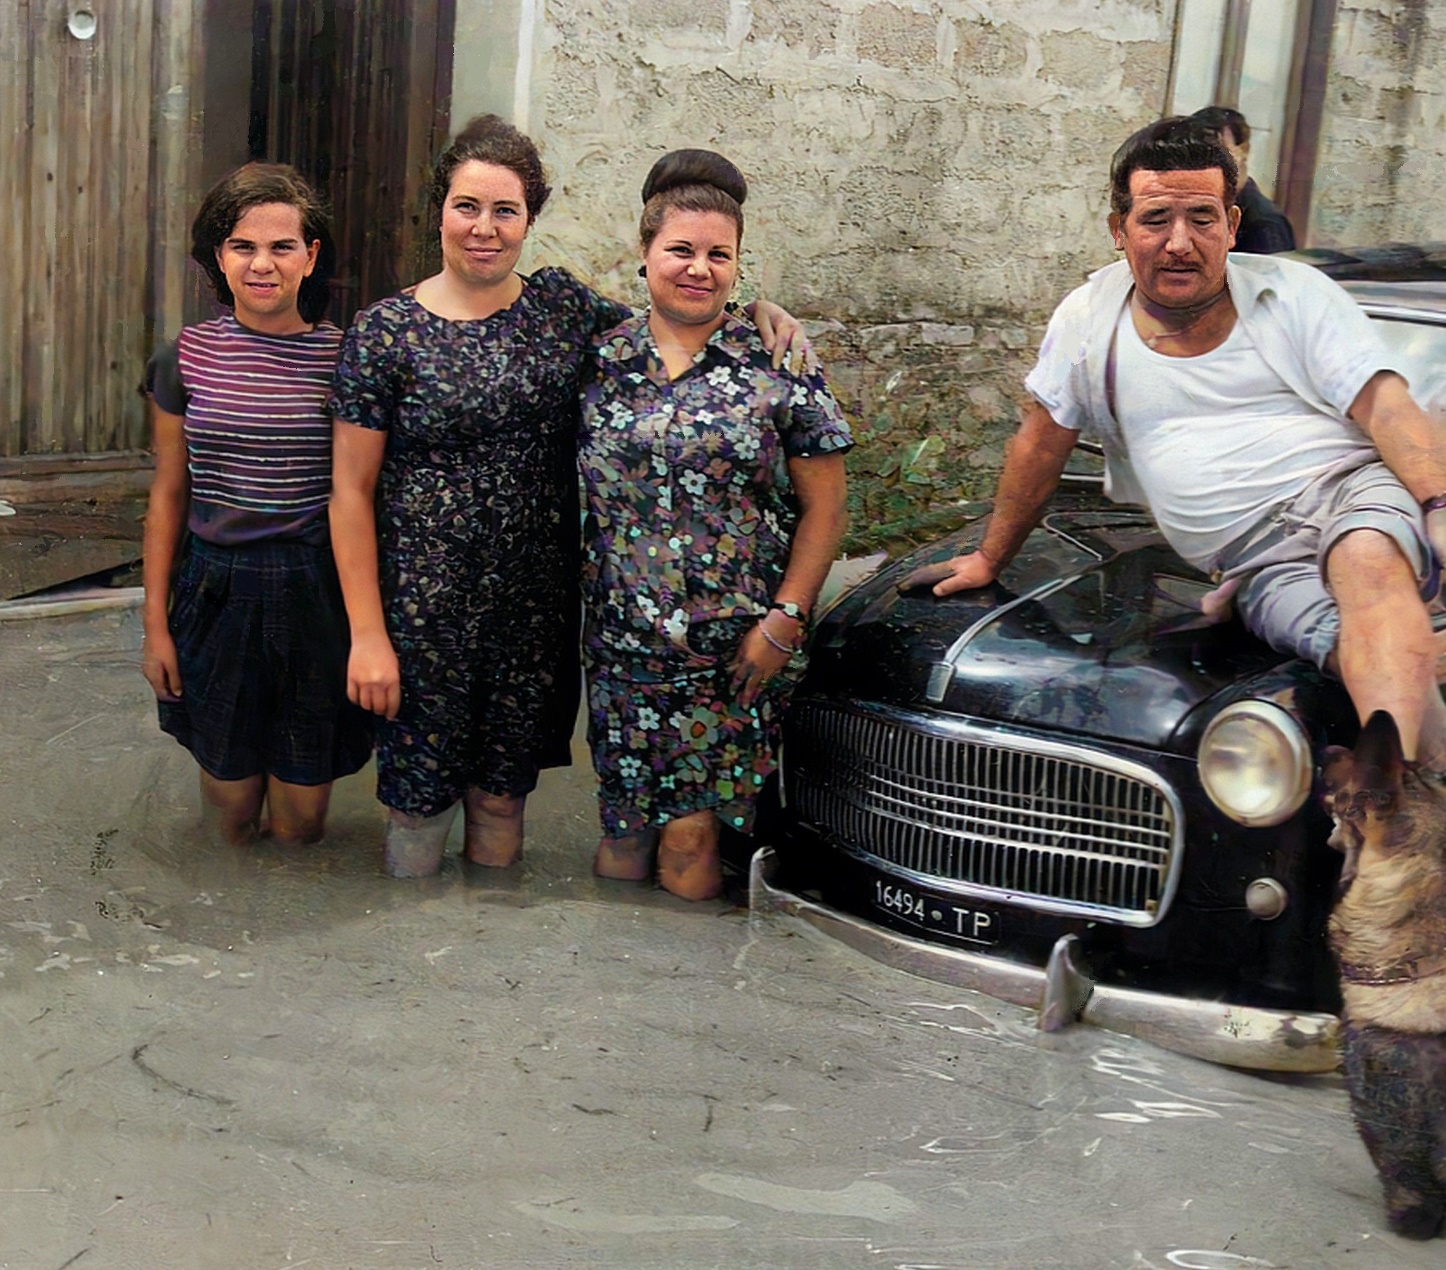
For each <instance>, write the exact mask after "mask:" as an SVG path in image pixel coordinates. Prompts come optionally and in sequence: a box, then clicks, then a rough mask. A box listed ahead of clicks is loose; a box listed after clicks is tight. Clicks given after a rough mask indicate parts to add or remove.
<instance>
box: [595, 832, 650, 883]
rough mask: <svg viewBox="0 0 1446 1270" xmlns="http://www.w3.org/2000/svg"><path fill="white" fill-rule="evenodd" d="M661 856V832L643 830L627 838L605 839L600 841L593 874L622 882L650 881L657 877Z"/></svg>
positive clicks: (628, 835) (626, 836)
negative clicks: (656, 866)
mask: <svg viewBox="0 0 1446 1270" xmlns="http://www.w3.org/2000/svg"><path fill="white" fill-rule="evenodd" d="M657 853H658V831H657V830H656V829H640V830H639V831H638V832H637V833H632V834H627V835H625V836H623V837H618V838H610V837H604V838H601V839H600V840H599V841H598V844H597V854H596V855H595V856H594V857H593V861H592V871H593V872H594V873H595V874H597V876H598V877H600V878H614V879H616V880H617V881H621V882H646V881H647V880H648V879H649V878H651V877H652V876H653V860H654V858H655V857H656V855H657Z"/></svg>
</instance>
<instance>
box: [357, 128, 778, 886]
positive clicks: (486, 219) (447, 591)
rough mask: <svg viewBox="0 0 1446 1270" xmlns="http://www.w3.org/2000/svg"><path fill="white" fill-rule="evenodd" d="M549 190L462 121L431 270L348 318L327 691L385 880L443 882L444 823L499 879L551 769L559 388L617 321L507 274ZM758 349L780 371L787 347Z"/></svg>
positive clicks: (562, 398) (519, 149)
mask: <svg viewBox="0 0 1446 1270" xmlns="http://www.w3.org/2000/svg"><path fill="white" fill-rule="evenodd" d="M550 192H551V189H550V186H549V185H548V181H547V174H546V172H545V171H544V169H543V165H542V160H541V156H540V155H539V154H538V151H537V147H536V146H535V145H534V144H533V142H532V141H531V140H530V139H529V138H528V137H526V136H524V135H523V134H522V133H520V132H519V131H518V130H517V129H516V128H514V127H512V126H511V125H510V124H508V123H507V122H506V121H505V120H503V119H500V118H499V117H497V116H495V115H484V116H479V117H478V118H476V119H473V120H471V121H470V122H469V123H468V124H467V125H466V126H465V127H464V128H463V130H462V131H461V132H460V133H459V134H458V135H457V137H456V138H455V139H454V140H453V141H452V143H451V145H450V146H449V147H448V148H447V150H446V151H445V152H444V153H443V154H442V156H441V158H440V159H439V161H438V163H437V166H436V169H435V172H434V176H433V182H432V207H433V210H434V213H435V214H436V216H437V218H438V223H439V232H440V235H441V247H442V268H441V271H440V272H439V273H436V274H434V275H432V276H431V277H429V278H426V279H424V280H423V281H422V282H420V283H418V284H417V285H416V286H414V287H411V288H409V289H408V290H406V291H404V292H402V293H401V294H399V295H395V296H392V297H391V298H390V299H386V300H382V301H380V302H379V303H377V304H374V305H372V306H371V307H370V308H368V309H365V310H363V311H362V312H361V313H360V314H358V316H357V318H356V321H355V323H354V324H353V325H352V327H351V329H350V330H349V331H348V332H347V335H346V339H345V342H344V346H343V350H342V355H341V359H340V363H339V365H338V368H337V377H336V384H335V389H334V392H333V395H332V403H331V405H332V413H333V415H334V416H335V454H336V462H335V477H334V492H333V495H332V503H331V509H332V512H331V514H332V521H333V524H334V526H335V529H336V534H335V539H336V557H337V564H338V569H339V572H340V575H341V583H342V590H343V592H344V594H345V596H346V608H347V613H348V616H349V619H350V623H351V634H352V648H351V658H350V662H349V664H348V670H347V691H348V693H349V694H350V696H351V699H352V700H353V701H355V702H357V703H358V704H359V705H360V706H362V707H363V708H364V709H366V710H369V711H372V712H373V713H374V714H376V715H379V716H380V721H379V723H378V732H377V796H378V798H379V799H380V800H381V802H382V803H383V804H385V806H386V807H387V808H388V811H389V818H388V826H387V831H386V840H385V847H384V867H385V868H386V870H387V872H388V873H390V874H391V875H392V876H394V877H423V876H427V875H430V874H434V873H436V872H437V871H438V870H439V869H440V868H441V865H442V859H443V855H444V851H445V846H446V841H447V837H448V834H449V832H450V829H451V825H452V822H453V820H454V818H455V814H456V809H457V806H458V805H459V804H460V805H462V806H463V807H464V815H465V833H464V848H463V849H464V854H465V856H466V858H467V859H468V860H469V861H471V862H473V863H475V864H480V865H484V866H488V867H494V868H504V867H507V866H508V865H510V864H512V863H513V862H514V861H516V860H517V859H519V858H520V856H521V853H522V843H523V812H524V807H525V803H526V798H527V795H528V794H529V793H530V792H531V791H532V789H533V788H534V787H535V786H536V783H537V779H538V774H539V772H540V771H541V770H542V769H543V768H546V767H553V766H561V765H565V764H567V763H569V762H570V761H571V744H570V742H571V736H572V731H573V725H574V722H575V720H576V717H577V706H578V693H579V690H580V686H581V673H580V667H579V652H578V634H579V625H580V608H579V599H578V567H579V539H578V524H579V509H578V482H577V425H578V412H579V395H578V393H579V385H580V383H581V380H582V377H583V375H584V373H585V372H586V371H587V370H588V369H589V368H590V367H591V366H592V364H593V359H592V351H591V350H592V342H593V339H594V337H595V336H596V335H598V334H599V333H600V332H602V331H605V330H607V329H608V328H609V327H611V326H614V325H616V324H617V323H618V322H619V321H621V320H622V319H623V318H624V317H625V316H626V315H627V314H628V312H629V310H628V309H627V308H625V307H624V306H622V305H620V304H616V303H614V302H613V301H611V300H607V299H605V298H604V297H602V296H600V295H598V294H597V293H596V292H594V291H593V290H591V289H590V288H588V287H586V286H584V285H583V284H582V283H580V282H578V281H577V280H576V279H575V278H574V277H573V276H572V275H571V274H570V273H568V272H567V271H566V270H564V269H557V268H545V269H541V270H539V271H537V272H536V273H534V274H531V275H529V276H524V275H522V274H519V273H518V272H517V264H518V260H519V258H520V256H521V253H522V248H523V244H524V242H525V240H526V237H527V234H528V232H529V231H530V230H531V228H532V226H533V224H534V223H535V221H536V219H537V215H538V213H539V212H541V210H542V208H543V205H544V204H545V203H546V202H547V199H548V195H549V194H550ZM759 307H760V308H763V307H764V306H759ZM772 315H773V316H775V318H776V319H783V318H786V317H787V315H786V314H783V313H782V310H779V309H777V307H776V306H772ZM758 316H759V319H760V322H762V321H764V320H765V317H766V316H767V314H766V313H763V312H760V313H759V315H758ZM778 336H779V338H778V340H777V342H776V343H775V344H774V345H772V346H773V347H775V348H776V349H777V354H776V355H777V356H779V357H783V356H784V355H785V353H786V352H787V351H788V348H789V343H790V339H798V340H801V339H802V332H801V329H800V328H799V327H798V325H797V323H793V322H792V320H791V319H789V320H788V325H787V327H786V328H783V327H780V328H779V330H778Z"/></svg>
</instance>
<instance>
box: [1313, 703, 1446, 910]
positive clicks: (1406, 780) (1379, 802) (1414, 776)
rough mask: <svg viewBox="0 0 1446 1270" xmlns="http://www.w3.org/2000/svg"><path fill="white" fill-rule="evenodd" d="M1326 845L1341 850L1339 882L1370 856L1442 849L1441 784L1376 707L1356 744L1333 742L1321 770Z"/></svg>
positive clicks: (1445, 809)
mask: <svg viewBox="0 0 1446 1270" xmlns="http://www.w3.org/2000/svg"><path fill="white" fill-rule="evenodd" d="M1322 779H1323V781H1324V783H1325V795H1324V799H1323V801H1324V803H1325V807H1326V810H1327V811H1328V812H1330V814H1331V815H1332V816H1333V817H1334V818H1335V830H1334V832H1333V833H1332V834H1331V836H1330V845H1331V846H1333V847H1335V848H1336V849H1337V850H1338V851H1342V852H1344V853H1345V857H1346V860H1345V864H1344V866H1343V867H1342V869H1341V886H1342V887H1343V888H1344V887H1347V886H1349V885H1350V883H1351V881H1352V880H1353V879H1354V878H1355V876H1356V874H1357V872H1358V871H1359V870H1360V869H1361V868H1362V867H1364V866H1365V865H1366V864H1368V863H1369V862H1370V861H1372V860H1376V859H1390V858H1392V857H1395V856H1399V855H1401V854H1403V853H1413V854H1417V853H1421V852H1423V851H1424V852H1428V853H1434V854H1436V855H1438V856H1439V855H1443V854H1446V786H1443V784H1442V782H1441V779H1440V778H1439V777H1438V776H1434V775H1432V774H1430V773H1427V772H1424V771H1423V770H1421V769H1420V768H1419V767H1418V766H1417V765H1416V764H1415V763H1409V762H1407V761H1406V759H1405V758H1404V757H1403V756H1402V754H1401V736H1400V733H1399V732H1398V731H1397V729H1396V721H1395V719H1393V718H1392V717H1391V716H1390V715H1389V714H1387V713H1386V712H1385V711H1384V710H1377V711H1376V713H1375V714H1373V715H1372V716H1371V717H1370V719H1369V720H1368V721H1367V722H1366V726H1365V727H1364V728H1362V729H1361V734H1360V736H1359V737H1358V738H1357V740H1356V748H1355V749H1354V750H1347V749H1345V748H1343V747H1342V746H1338V745H1333V746H1331V747H1330V748H1329V749H1328V750H1327V751H1326V753H1325V763H1324V766H1323V769H1322Z"/></svg>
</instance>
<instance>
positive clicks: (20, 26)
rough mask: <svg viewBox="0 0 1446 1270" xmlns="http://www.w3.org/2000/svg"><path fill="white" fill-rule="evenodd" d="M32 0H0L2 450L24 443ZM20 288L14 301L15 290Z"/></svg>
mask: <svg viewBox="0 0 1446 1270" xmlns="http://www.w3.org/2000/svg"><path fill="white" fill-rule="evenodd" d="M30 21H31V17H30V0H19V3H18V4H0V57H3V59H4V62H5V65H6V67H7V73H6V74H4V75H0V172H4V173H7V174H8V175H7V176H6V178H5V179H4V180H0V223H3V224H4V225H6V226H8V227H9V228H8V232H6V233H4V234H0V277H4V278H5V279H7V280H8V282H9V289H10V296H9V297H7V302H6V303H5V304H0V455H6V454H18V453H20V450H21V447H22V445H23V443H24V419H23V416H24V412H25V396H24V389H23V384H24V376H25V359H24V353H23V349H24V347H25V344H26V342H27V335H26V327H25V314H26V308H25V303H24V291H23V288H24V287H25V286H26V279H27V278H28V276H29V274H30V271H31V268H32V267H33V261H32V260H31V259H30V255H29V251H28V250H27V235H26V224H27V221H28V219H29V217H28V215H27V213H28V211H29V194H28V192H27V188H26V186H27V183H26V181H25V175H26V173H27V172H28V171H29V169H30V162H29V159H30V129H29V125H28V114H29V101H30V74H31V58H30ZM17 287H18V288H21V291H20V297H19V299H20V302H19V303H16V289H17Z"/></svg>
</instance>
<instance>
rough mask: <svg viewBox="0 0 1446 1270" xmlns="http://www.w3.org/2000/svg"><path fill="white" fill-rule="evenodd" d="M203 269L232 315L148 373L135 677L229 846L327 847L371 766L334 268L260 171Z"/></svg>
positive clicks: (228, 187) (316, 222)
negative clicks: (335, 799) (259, 842)
mask: <svg viewBox="0 0 1446 1270" xmlns="http://www.w3.org/2000/svg"><path fill="white" fill-rule="evenodd" d="M191 241H192V247H191V254H192V256H193V257H194V258H195V260H196V262H197V263H198V264H199V265H200V266H201V268H202V269H203V270H205V272H206V276H207V277H208V278H209V279H210V281H211V284H212V286H213V287H214V289H215V292H216V298H217V300H219V301H220V302H221V304H223V305H225V306H227V307H228V309H229V310H230V311H229V312H227V313H225V314H223V315H222V316H220V317H217V318H214V319H212V320H211V321H209V322H202V323H200V324H199V325H196V326H188V327H186V328H185V329H184V330H182V332H181V333H180V336H179V338H177V339H176V341H175V342H174V343H171V344H168V345H166V347H165V348H163V349H162V350H161V351H160V352H158V353H157V354H156V356H155V357H153V358H152V359H151V361H150V363H149V365H148V366H147V367H146V378H145V390H146V392H147V394H148V396H149V399H150V413H151V425H152V431H153V436H154V446H155V460H156V471H155V479H154V481H153V482H152V485H151V494H150V504H149V509H148V511H147V514H146V526H145V564H144V581H145V608H144V626H145V644H144V650H143V654H142V663H141V665H142V670H143V672H144V674H145V677H146V679H147V680H148V681H149V683H150V685H151V687H152V689H154V691H155V694H156V698H157V700H158V702H159V712H160V723H161V727H162V729H163V730H164V731H166V732H169V733H170V734H171V735H172V736H174V737H175V738H176V739H177V740H178V741H180V742H181V744H182V745H184V746H185V747H186V748H187V749H188V750H190V751H191V753H192V754H193V755H194V756H195V758H196V761H197V763H198V764H199V765H200V769H201V796H202V802H203V804H204V806H205V807H206V808H207V809H208V812H209V815H210V818H211V819H212V820H213V821H214V823H215V825H216V827H217V828H218V829H219V830H220V832H221V833H222V835H223V836H224V837H225V838H226V839H227V840H228V841H231V842H237V843H239V842H243V841H245V840H247V839H248V838H250V837H251V836H252V835H254V834H256V833H257V832H258V831H259V830H260V829H261V828H262V822H263V816H264V820H265V829H266V832H267V833H269V835H270V836H271V837H273V838H275V839H277V840H278V841H280V842H283V843H289V844H294V843H311V842H315V841H317V840H318V839H319V838H320V837H321V836H322V833H323V830H324V827H325V821H326V811H327V806H328V803H329V800H330V797H331V786H332V782H333V781H334V780H335V779H336V778H337V777H339V776H346V775H348V774H350V773H352V772H355V771H357V770H358V769H359V768H360V767H362V766H363V765H364V764H365V763H366V761H367V759H368V758H369V757H370V755H371V724H370V720H369V718H368V716H367V715H366V714H364V713H363V712H362V711H361V710H359V709H358V708H357V707H356V706H354V705H353V704H351V703H350V702H349V701H348V700H347V695H346V661H347V626H346V613H345V610H344V609H343V607H342V597H341V591H340V588H339V586H338V583H337V577H336V569H335V566H334V564H333V562H332V555H331V547H330V542H329V532H328V525H327V514H326V511H327V502H328V498H329V496H330V492H331V418H330V415H329V414H328V412H327V408H326V405H327V395H328V393H329V391H330V387H331V379H332V374H333V371H334V368H335V365H336V356H337V350H338V348H339V347H340V345H341V331H340V330H338V329H337V327H335V326H333V325H332V324H331V323H330V322H328V321H326V320H325V318H324V314H325V312H326V307H327V303H328V298H329V294H328V282H329V280H330V277H331V273H332V269H333V266H334V263H335V255H336V253H335V248H334V247H333V245H332V239H331V232H330V229H329V228H328V225H327V220H326V216H325V214H324V212H323V211H322V208H321V205H320V203H319V201H318V199H317V197H316V195H315V193H313V191H312V190H311V188H310V187H309V186H308V185H307V184H306V182H305V181H304V180H302V178H301V176H300V175H299V174H298V173H297V172H296V170H295V169H294V168H291V167H287V166H282V165H275V164H261V163H252V164H247V165H246V166H245V167H243V168H240V169H238V170H237V171H235V172H232V173H231V174H230V175H229V176H226V177H224V178H223V179H222V180H221V181H220V182H219V183H218V184H217V185H216V186H215V187H214V188H212V189H211V191H210V192H209V193H208V194H207V195H206V196H205V198H204V199H203V201H202V203H201V207H200V210H199V212H198V213H197V215H196V220H195V223H194V224H193V225H192V227H191Z"/></svg>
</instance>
